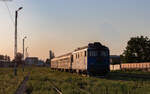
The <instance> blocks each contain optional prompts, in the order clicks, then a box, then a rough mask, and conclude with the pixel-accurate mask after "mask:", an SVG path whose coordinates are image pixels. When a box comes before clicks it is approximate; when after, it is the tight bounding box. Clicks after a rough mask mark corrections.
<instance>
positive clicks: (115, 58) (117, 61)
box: [110, 55, 121, 64]
mask: <svg viewBox="0 0 150 94" xmlns="http://www.w3.org/2000/svg"><path fill="white" fill-rule="evenodd" d="M120 63H121V60H120V56H118V55H111V56H110V64H120Z"/></svg>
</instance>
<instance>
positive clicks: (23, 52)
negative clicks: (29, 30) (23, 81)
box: [22, 36, 27, 59]
mask: <svg viewBox="0 0 150 94" xmlns="http://www.w3.org/2000/svg"><path fill="white" fill-rule="evenodd" d="M26 38H27V37H26V36H25V37H24V38H23V49H22V51H23V52H22V53H23V59H25V58H24V42H25V39H26Z"/></svg>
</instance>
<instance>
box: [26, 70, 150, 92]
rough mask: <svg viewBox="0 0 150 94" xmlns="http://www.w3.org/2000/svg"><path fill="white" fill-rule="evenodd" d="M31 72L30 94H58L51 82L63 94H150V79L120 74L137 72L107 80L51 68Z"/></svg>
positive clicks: (118, 73)
mask: <svg viewBox="0 0 150 94" xmlns="http://www.w3.org/2000/svg"><path fill="white" fill-rule="evenodd" d="M30 72H31V73H30V77H29V81H28V82H27V92H28V94H30V93H32V94H57V93H56V91H55V90H54V89H53V86H52V84H51V82H53V83H54V84H55V85H56V87H58V88H59V89H60V90H61V91H62V93H63V94H150V79H145V78H136V77H130V76H120V73H121V74H130V75H132V74H134V75H135V74H136V72H121V71H120V72H119V71H118V72H112V73H109V74H108V75H107V76H106V77H105V78H96V77H83V76H81V75H77V74H71V73H67V72H59V71H55V72H54V71H52V70H50V69H49V68H34V69H33V68H32V69H31V71H30ZM140 73H142V72H140ZM138 74H139V73H138ZM143 74H149V73H143ZM142 76H145V75H142ZM148 76H150V75H148ZM146 77H147V75H146Z"/></svg>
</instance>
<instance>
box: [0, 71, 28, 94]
mask: <svg viewBox="0 0 150 94" xmlns="http://www.w3.org/2000/svg"><path fill="white" fill-rule="evenodd" d="M26 74H27V72H22V69H21V68H18V75H17V76H14V69H13V68H0V94H14V93H15V91H16V89H17V88H18V86H19V85H20V83H21V81H22V80H23V78H24V76H25V75H26Z"/></svg>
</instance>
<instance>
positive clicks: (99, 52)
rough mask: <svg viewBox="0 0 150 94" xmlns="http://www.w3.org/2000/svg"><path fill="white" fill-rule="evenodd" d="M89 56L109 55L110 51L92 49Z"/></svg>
mask: <svg viewBox="0 0 150 94" xmlns="http://www.w3.org/2000/svg"><path fill="white" fill-rule="evenodd" d="M89 56H102V57H105V56H108V51H106V50H91V51H89Z"/></svg>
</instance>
